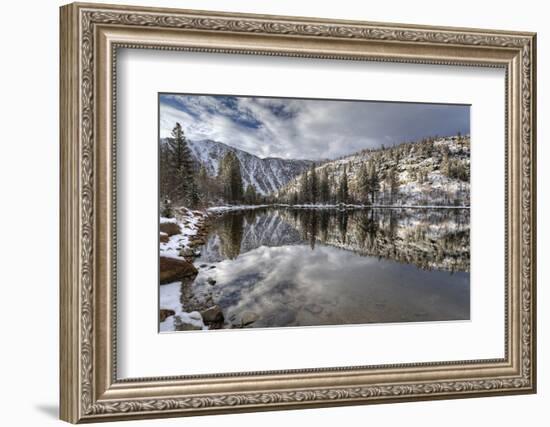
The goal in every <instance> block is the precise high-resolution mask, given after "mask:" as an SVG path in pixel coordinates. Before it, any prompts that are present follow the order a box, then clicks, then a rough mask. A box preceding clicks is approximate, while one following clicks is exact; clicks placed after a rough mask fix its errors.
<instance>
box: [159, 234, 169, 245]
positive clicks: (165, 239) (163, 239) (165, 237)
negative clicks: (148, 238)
mask: <svg viewBox="0 0 550 427" xmlns="http://www.w3.org/2000/svg"><path fill="white" fill-rule="evenodd" d="M169 240H170V236H169V235H168V234H166V233H163V232H161V233H160V242H161V243H168V241H169Z"/></svg>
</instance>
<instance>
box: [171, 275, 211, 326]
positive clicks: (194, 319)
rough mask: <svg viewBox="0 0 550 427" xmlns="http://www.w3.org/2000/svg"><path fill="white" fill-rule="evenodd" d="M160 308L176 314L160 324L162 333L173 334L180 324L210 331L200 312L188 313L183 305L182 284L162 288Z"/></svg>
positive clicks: (172, 284)
mask: <svg viewBox="0 0 550 427" xmlns="http://www.w3.org/2000/svg"><path fill="white" fill-rule="evenodd" d="M160 308H161V309H165V310H173V311H174V312H175V314H174V315H172V316H168V317H167V318H166V319H165V320H164V322H161V323H160V332H172V331H174V330H175V329H176V326H177V325H178V324H187V325H191V326H194V327H196V328H200V329H208V327H207V326H206V325H205V324H204V322H203V321H202V316H201V314H200V313H199V312H198V311H192V312H190V313H188V312H186V311H185V310H184V308H183V306H182V305H181V282H174V283H169V284H167V285H162V286H161V288H160Z"/></svg>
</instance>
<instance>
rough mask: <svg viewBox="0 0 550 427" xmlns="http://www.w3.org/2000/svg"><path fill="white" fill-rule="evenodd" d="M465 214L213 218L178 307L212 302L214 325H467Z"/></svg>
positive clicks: (286, 212) (363, 212) (315, 212)
mask: <svg viewBox="0 0 550 427" xmlns="http://www.w3.org/2000/svg"><path fill="white" fill-rule="evenodd" d="M469 215H470V214H469V210H468V209H412V208H402V209H368V208H365V209H346V210H339V209H298V208H291V207H270V208H260V209H253V210H245V211H233V212H227V213H223V214H218V215H214V216H213V217H211V218H210V219H209V221H210V227H209V235H208V238H207V242H206V243H205V244H204V245H203V246H201V247H199V248H198V249H199V250H200V256H199V257H198V258H196V259H195V261H194V264H195V266H196V267H197V269H198V270H199V273H198V275H197V276H196V278H195V279H194V280H193V281H190V282H185V283H182V284H181V302H182V305H183V307H184V309H185V310H186V311H194V310H197V311H201V310H204V309H205V308H207V307H209V306H212V305H215V304H217V305H219V306H220V307H221V309H222V311H223V315H224V318H225V320H224V322H223V324H220V325H218V327H221V328H237V327H248V328H265V327H284V326H321V325H349V324H365V323H387V322H419V321H422V322H426V321H448V320H467V319H469V318H470V274H469V270H470V229H469V225H470V217H469ZM178 286H179V285H178ZM162 288H163V287H162V286H161V294H162V292H163V289H162Z"/></svg>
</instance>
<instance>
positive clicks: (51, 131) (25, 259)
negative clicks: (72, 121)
mask: <svg viewBox="0 0 550 427" xmlns="http://www.w3.org/2000/svg"><path fill="white" fill-rule="evenodd" d="M112 2H114V3H118V2H116V1H115V0H112ZM133 3H135V4H143V5H153V4H155V5H158V6H161V5H162V6H172V7H188V8H202V9H212V10H216V9H217V10H227V11H241V12H257V13H272V14H287V15H310V16H312V15H313V16H319V17H326V18H344V19H345V18H348V19H363V20H372V21H393V22H406V23H418V24H434V25H455V26H469V27H488V28H502V29H516V30H530V31H537V32H538V33H539V39H538V50H539V53H540V54H539V58H538V75H539V76H540V77H539V81H538V93H539V99H540V100H541V101H539V103H538V108H539V110H538V117H549V116H550V101H549V100H548V99H546V98H545V97H547V96H548V84H547V80H545V76H547V75H550V59H549V57H548V55H547V52H548V51H549V50H550V42H548V37H549V36H550V29H548V25H547V22H546V20H547V16H548V12H547V11H545V10H543V7H544V6H543V4H544V3H543V2H537V1H534V0H532V1H529V0H524V1H522V2H521V3H518V2H516V1H515V2H507V1H491V2H479V1H469V0H463V1H461V2H453V3H447V2H440V1H415V2H407V1H404V0H403V1H387V2H369V3H365V2H357V1H355V0H339V1H338V2H323V3H321V2H319V1H311V2H309V1H298V0H277V1H274V0H272V1H263V2H258V1H253V0H250V1H245V0H230V1H227V0H225V1H224V0H188V1H167V0H163V1H156V2H152V1H138V0H134V1H133ZM60 4H61V3H60V2H58V1H44V0H43V1H27V2H12V3H8V4H6V5H3V10H2V12H3V17H4V20H3V22H2V26H1V27H0V31H2V53H3V55H2V59H3V60H2V76H1V79H0V89H1V90H0V103H1V106H2V110H1V116H0V117H2V122H1V123H2V126H1V127H0V132H1V138H0V141H1V150H2V154H1V155H0V174H1V175H0V182H1V187H0V189H1V191H2V199H1V200H2V201H3V204H2V207H3V209H2V213H1V215H2V220H1V221H0V236H1V239H2V252H1V255H2V258H1V259H2V269H1V273H0V274H1V280H0V286H1V289H2V297H1V298H0V304H1V306H0V316H1V321H2V322H1V324H2V338H3V340H2V343H3V346H2V352H1V353H0V378H1V384H2V388H1V393H2V396H1V398H2V402H3V405H2V424H6V425H30V426H34V425H40V426H44V425H56V424H60V422H59V421H57V401H58V385H57V381H58V368H57V360H58V237H57V236H58V176H59V162H58V84H57V80H58V9H57V8H58V6H59V5H60ZM548 129H549V128H548V126H547V125H546V124H545V123H543V122H542V120H539V128H538V136H539V138H538V139H539V141H540V143H539V146H538V152H539V162H538V163H539V165H544V164H548V162H550V152H549V150H548V145H547V144H544V143H543V142H544V141H545V140H548V138H549V137H550V134H549V133H548V132H549V131H548ZM487 173H488V174H490V173H492V167H491V165H488V166H487ZM549 179H550V172H549V171H548V168H543V167H540V171H539V174H538V187H539V208H538V216H539V225H538V245H539V259H540V262H539V264H540V267H539V278H538V280H539V288H538V300H539V307H540V309H539V321H538V326H539V328H538V329H539V339H538V350H539V361H540V363H539V393H538V395H529V396H508V397H493V398H481V399H466V400H454V401H438V402H420V403H403V404H393V405H374V406H365V407H347V408H328V409H315V410H302V411H290V412H289V411H284V412H266V413H254V414H240V415H226V416H216V417H202V418H194V419H185V420H181V419H171V420H162V421H139V422H129V423H125V424H124V425H125V426H126V425H128V426H131V425H136V426H137V425H143V426H148V425H151V426H152V425H155V426H157V425H166V426H168V425H182V424H184V423H185V425H188V426H217V425H219V424H220V423H223V424H225V425H239V426H256V425H264V426H278V425H281V424H289V425H300V424H302V425H319V426H331V425H334V424H336V423H338V424H341V423H353V422H355V421H357V422H359V423H364V424H366V423H369V424H382V423H384V425H390V426H392V425H398V423H402V422H406V423H407V424H408V425H413V426H420V425H422V426H439V425H441V424H442V423H444V424H445V425H446V426H464V425H471V426H476V425H500V426H511V425H519V424H520V423H521V424H523V425H529V426H532V425H535V426H538V425H546V424H547V417H548V405H549V404H550V394H549V392H548V387H549V386H550V376H549V375H548V369H547V366H548V365H547V363H548V360H549V353H550V338H548V336H545V335H547V326H548V323H549V321H550V317H549V314H548V312H549V310H548V306H547V305H548V304H550V303H549V301H550V298H549V297H550V294H549V292H548V291H547V289H546V288H545V285H546V284H547V283H548V280H549V277H548V275H549V274H550V269H549V267H548V265H547V263H545V258H547V257H548V253H549V251H550V244H549V241H548V239H546V240H545V239H543V236H547V235H548V222H544V221H545V217H546V218H549V215H550V212H549V209H550V206H549V203H550V195H548V193H547V192H546V194H544V193H545V187H546V186H547V184H548V180H549ZM487 256H495V255H493V254H490V253H489V254H487ZM496 256H500V254H498V255H496Z"/></svg>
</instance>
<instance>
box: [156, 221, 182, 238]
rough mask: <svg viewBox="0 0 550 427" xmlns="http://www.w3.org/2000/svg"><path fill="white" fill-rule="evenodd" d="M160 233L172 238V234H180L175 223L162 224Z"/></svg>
mask: <svg viewBox="0 0 550 427" xmlns="http://www.w3.org/2000/svg"><path fill="white" fill-rule="evenodd" d="M160 231H162V232H163V233H166V234H167V235H168V236H173V235H174V234H180V233H181V228H180V226H179V225H178V224H176V223H175V222H162V223H161V224H160Z"/></svg>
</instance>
